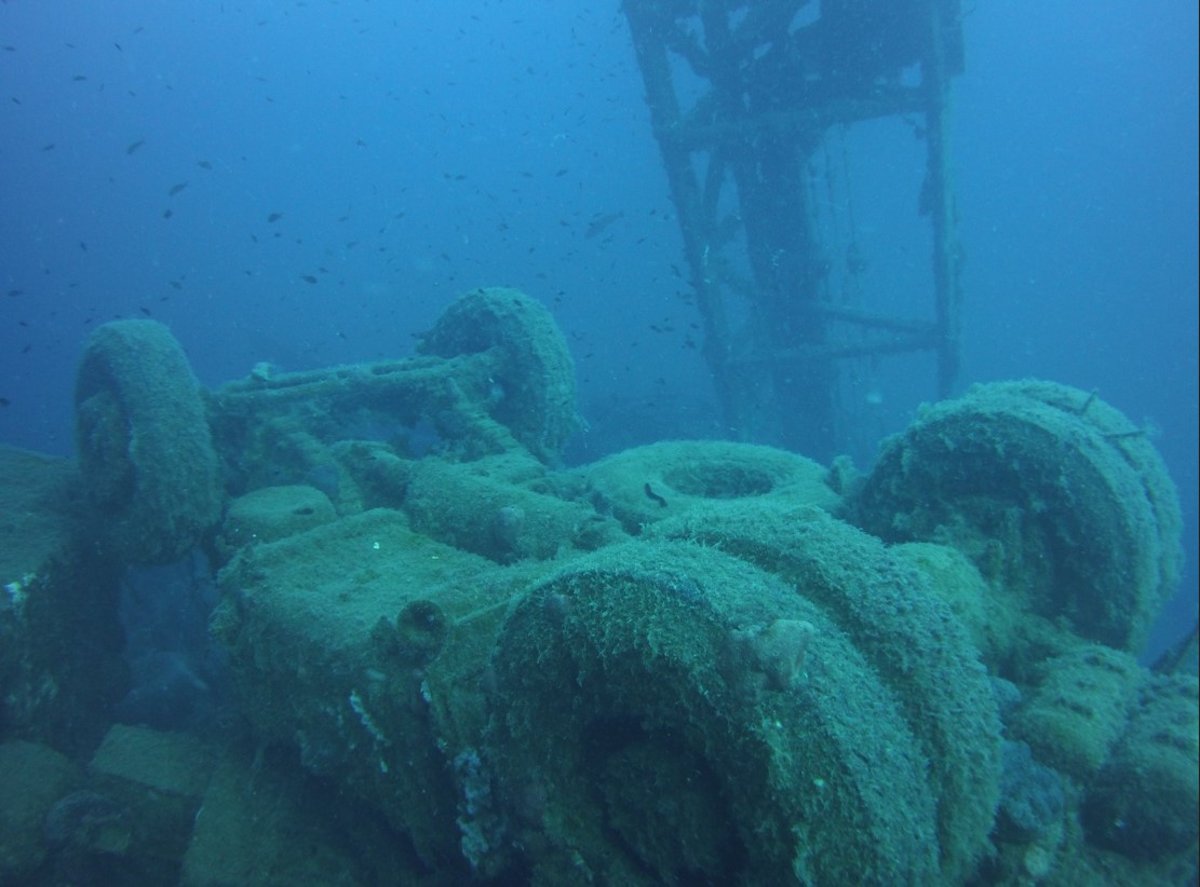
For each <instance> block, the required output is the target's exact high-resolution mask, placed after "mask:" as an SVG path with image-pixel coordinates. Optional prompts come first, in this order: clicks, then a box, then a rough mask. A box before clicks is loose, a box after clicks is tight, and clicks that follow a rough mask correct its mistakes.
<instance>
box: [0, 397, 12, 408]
mask: <svg viewBox="0 0 1200 887" xmlns="http://www.w3.org/2000/svg"><path fill="white" fill-rule="evenodd" d="M10 403H12V401H11V400H9V399H8V398H7V397H0V407H6V406H8V405H9V404H10Z"/></svg>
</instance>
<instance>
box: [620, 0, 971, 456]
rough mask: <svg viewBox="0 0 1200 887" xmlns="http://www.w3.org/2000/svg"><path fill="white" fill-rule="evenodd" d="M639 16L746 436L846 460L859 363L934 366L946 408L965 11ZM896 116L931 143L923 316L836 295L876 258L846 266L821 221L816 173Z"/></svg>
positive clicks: (774, 4) (923, 186) (631, 18)
mask: <svg viewBox="0 0 1200 887" xmlns="http://www.w3.org/2000/svg"><path fill="white" fill-rule="evenodd" d="M623 8H624V13H625V16H626V18H627V20H628V23H629V28H630V31H631V34H632V38H633V45H634V49H635V53H636V56H637V61H638V65H639V66H640V68H641V72H642V77H643V80H644V83H645V89H646V99H647V102H648V104H649V110H650V117H651V123H652V126H653V129H654V134H655V137H656V138H657V141H658V144H659V147H660V149H661V152H662V160H663V164H664V166H665V169H666V173H667V179H668V182H669V187H670V192H671V197H672V200H673V202H674V204H675V208H676V212H677V216H678V221H679V226H680V230H681V234H682V240H683V248H684V253H685V258H686V261H687V266H688V272H689V277H690V283H691V285H692V288H693V291H694V294H695V300H696V304H697V307H698V309H699V311H700V314H701V316H702V319H703V324H704V330H705V344H704V357H705V360H706V362H707V364H708V366H709V368H710V370H711V373H712V376H713V380H714V382H715V385H716V390H717V396H718V398H719V400H720V404H721V408H722V411H723V413H724V416H723V419H724V421H725V424H726V425H727V426H728V427H729V428H730V429H731V432H732V433H733V434H734V435H735V436H738V437H740V438H742V439H745V440H755V441H760V442H766V443H773V444H777V445H781V446H786V447H788V448H791V449H796V450H799V451H801V452H804V453H806V454H808V455H812V456H815V457H818V458H823V457H828V456H831V455H833V454H834V453H835V452H837V451H838V450H837V447H838V446H839V444H840V441H839V412H838V409H837V407H838V403H839V390H840V388H841V386H842V381H841V374H842V367H843V366H844V365H845V364H846V362H847V360H851V359H855V358H868V359H872V360H874V359H877V358H881V357H883V356H887V355H896V354H901V353H906V352H921V351H924V352H932V353H933V354H935V355H936V367H937V369H936V376H937V380H936V390H937V394H938V396H945V395H946V394H948V393H949V392H950V391H951V389H952V388H953V386H954V383H955V378H956V376H957V372H958V364H959V357H958V354H959V305H960V301H961V299H960V283H959V264H960V253H959V249H958V246H957V243H956V238H955V204H954V193H953V188H952V182H951V177H950V165H949V156H948V145H947V121H948V114H949V85H950V81H951V79H952V78H953V77H954V76H955V75H956V74H958V73H960V72H961V71H962V70H963V50H962V31H961V15H960V5H959V0H625V2H624V6H623ZM895 116H902V117H904V118H905V119H906V120H909V121H910V122H914V128H916V129H917V131H918V135H919V136H920V137H921V138H922V139H923V140H924V143H925V171H924V180H923V182H921V183H919V185H917V186H915V187H914V191H915V192H916V193H914V205H915V206H918V207H919V214H920V215H922V216H924V217H925V218H926V219H927V223H928V224H929V225H930V226H931V229H932V238H931V241H932V250H931V253H932V255H931V262H932V273H931V275H929V281H930V283H929V288H930V290H931V292H930V301H931V302H932V304H931V306H930V307H929V310H928V311H923V312H920V316H916V317H910V316H892V315H891V314H890V313H888V312H886V311H880V310H877V309H869V308H866V307H864V305H863V304H854V303H853V302H852V301H848V300H846V299H844V298H840V297H838V294H836V293H835V292H833V290H834V289H835V288H834V287H832V286H831V285H830V277H831V267H833V265H834V263H835V262H837V261H840V263H841V264H840V267H839V273H849V274H853V273H854V270H855V267H856V263H858V262H861V261H862V257H861V256H859V255H856V254H855V251H854V249H853V244H851V249H849V250H844V253H845V254H844V255H842V256H836V257H835V256H833V255H832V254H831V253H830V251H829V250H828V249H827V248H826V245H825V244H823V242H822V232H821V226H820V225H819V223H818V214H817V210H816V208H815V206H814V196H813V192H814V189H813V183H812V173H811V170H812V169H813V163H814V158H817V157H818V155H819V153H820V152H822V151H824V152H826V153H828V147H827V141H826V140H827V137H828V134H829V133H830V132H831V131H833V130H837V131H841V132H844V131H845V128H846V127H847V126H849V125H852V124H855V123H860V122H863V121H868V120H876V119H879V118H886V117H895ZM916 212H917V211H915V212H914V222H915V221H916ZM847 269H849V270H848V271H847ZM874 301H875V302H876V303H878V302H879V300H874Z"/></svg>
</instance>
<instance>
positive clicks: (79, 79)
mask: <svg viewBox="0 0 1200 887" xmlns="http://www.w3.org/2000/svg"><path fill="white" fill-rule="evenodd" d="M71 79H72V80H73V81H75V82H76V83H80V82H82V81H84V80H87V75H86V74H76V75H75V76H74V77H72V78H71Z"/></svg>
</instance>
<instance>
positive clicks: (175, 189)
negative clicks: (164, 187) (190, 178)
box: [167, 182, 188, 197]
mask: <svg viewBox="0 0 1200 887" xmlns="http://www.w3.org/2000/svg"><path fill="white" fill-rule="evenodd" d="M187 186H188V183H187V182H180V183H179V184H178V185H172V186H171V190H170V191H168V192H167V196H168V197H174V196H175V195H176V194H178V193H179V192H180V191H182V190H183V189H184V188H186V187H187Z"/></svg>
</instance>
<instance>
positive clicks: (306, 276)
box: [300, 274, 317, 283]
mask: <svg viewBox="0 0 1200 887" xmlns="http://www.w3.org/2000/svg"><path fill="white" fill-rule="evenodd" d="M300 279H301V280H303V281H304V282H305V283H316V282H317V278H315V277H313V276H312V275H311V274H301V275H300Z"/></svg>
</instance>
